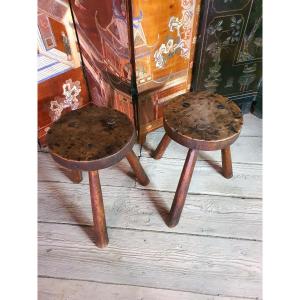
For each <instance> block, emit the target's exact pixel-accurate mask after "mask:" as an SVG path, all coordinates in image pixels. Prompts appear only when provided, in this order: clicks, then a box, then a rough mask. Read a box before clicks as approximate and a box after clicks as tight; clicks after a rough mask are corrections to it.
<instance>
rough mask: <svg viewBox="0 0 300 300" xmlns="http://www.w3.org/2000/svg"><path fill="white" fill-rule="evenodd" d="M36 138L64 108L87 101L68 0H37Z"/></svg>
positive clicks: (40, 135) (44, 131)
mask: <svg viewBox="0 0 300 300" xmlns="http://www.w3.org/2000/svg"><path fill="white" fill-rule="evenodd" d="M37 48H38V49H37V50H38V57H37V58H38V138H39V141H40V143H41V144H44V142H45V141H44V138H45V135H46V133H47V130H48V129H49V128H50V126H51V123H52V122H53V121H55V120H57V119H59V118H60V116H61V115H62V114H64V113H65V112H67V111H70V110H74V109H77V108H79V107H82V106H84V105H85V104H87V103H88V101H89V98H88V91H87V86H86V81H85V78H84V74H83V70H82V67H81V58H80V53H79V49H78V44H77V39H76V33H75V30H74V24H73V21H72V14H71V9H70V6H69V2H68V0H38V46H37Z"/></svg>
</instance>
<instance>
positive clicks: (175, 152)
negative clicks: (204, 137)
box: [141, 131, 262, 164]
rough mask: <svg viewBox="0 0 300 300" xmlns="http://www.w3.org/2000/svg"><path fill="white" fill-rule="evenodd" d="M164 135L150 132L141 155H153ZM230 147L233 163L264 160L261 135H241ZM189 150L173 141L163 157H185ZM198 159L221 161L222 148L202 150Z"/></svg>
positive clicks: (257, 162)
mask: <svg viewBox="0 0 300 300" xmlns="http://www.w3.org/2000/svg"><path fill="white" fill-rule="evenodd" d="M163 135H164V133H163V132H156V131H155V132H151V133H149V134H148V137H147V142H146V143H145V144H144V145H143V147H142V153H141V155H142V156H144V157H150V156H151V155H152V154H151V153H152V151H153V150H155V149H156V147H157V145H158V144H159V142H160V140H161V139H162V137H163ZM230 148H231V156H232V162H233V163H247V164H249V163H256V164H260V163H261V162H262V140H261V138H260V137H239V138H238V139H237V140H236V141H235V142H234V143H233V144H232V145H231V147H230ZM187 151H188V149H187V148H186V147H184V146H182V145H180V144H178V143H176V142H174V141H171V143H170V145H169V146H168V148H167V150H166V152H165V153H164V154H163V156H162V157H164V158H174V159H185V158H186V154H187ZM198 160H213V161H221V150H220V151H200V154H199V156H198Z"/></svg>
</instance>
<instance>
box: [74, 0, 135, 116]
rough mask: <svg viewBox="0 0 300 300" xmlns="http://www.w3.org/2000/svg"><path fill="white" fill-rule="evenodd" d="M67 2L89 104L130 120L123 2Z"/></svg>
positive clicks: (129, 73) (125, 15)
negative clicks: (120, 114) (77, 41)
mask: <svg viewBox="0 0 300 300" xmlns="http://www.w3.org/2000/svg"><path fill="white" fill-rule="evenodd" d="M70 2H71V6H72V11H73V17H74V22H75V26H76V30H77V35H78V40H79V44H80V50H81V53H82V57H83V63H84V67H85V71H86V76H87V83H88V87H89V91H90V95H91V100H92V101H93V102H94V103H95V104H96V105H99V106H109V107H112V108H115V109H117V110H120V111H122V112H124V113H126V114H127V115H128V116H129V117H130V118H131V119H132V120H134V109H133V103H132V97H131V76H132V67H131V63H130V58H131V54H130V53H131V52H130V41H129V36H130V35H129V24H128V23H129V22H128V3H127V1H123V0H84V1H83V0H71V1H70Z"/></svg>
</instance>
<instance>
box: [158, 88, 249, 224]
mask: <svg viewBox="0 0 300 300" xmlns="http://www.w3.org/2000/svg"><path fill="white" fill-rule="evenodd" d="M163 122H164V128H165V131H166V134H165V135H164V137H163V138H162V140H161V141H160V143H159V145H158V147H157V149H156V150H155V152H154V154H153V157H154V158H155V159H159V158H161V157H162V155H163V153H164V152H165V150H166V148H167V147H168V145H169V143H170V141H171V139H172V140H174V141H176V142H177V143H179V144H181V145H183V146H185V147H187V148H188V149H189V150H188V153H187V157H186V160H185V163H184V166H183V170H182V173H181V176H180V180H179V183H178V186H177V190H176V193H175V197H174V200H173V204H172V208H171V211H170V219H169V224H168V225H169V226H170V227H174V226H176V225H177V224H178V222H179V219H180V215H181V212H182V209H183V206H184V202H185V198H186V195H187V192H188V189H189V185H190V181H191V178H192V174H193V170H194V167H195V163H196V160H197V156H198V152H199V150H204V151H211V150H221V151H222V168H223V175H224V177H226V178H230V177H232V164H231V154H230V145H231V144H232V143H233V142H234V141H235V140H236V139H237V138H238V136H239V134H240V130H241V127H242V124H243V116H242V113H241V111H240V109H239V107H238V106H237V105H236V104H235V103H234V102H232V101H231V100H229V99H228V98H225V97H223V96H221V95H217V94H211V93H208V92H191V93H187V94H184V95H180V96H178V97H176V98H175V99H174V100H172V101H171V102H170V104H169V105H167V106H166V107H165V109H164V115H163Z"/></svg>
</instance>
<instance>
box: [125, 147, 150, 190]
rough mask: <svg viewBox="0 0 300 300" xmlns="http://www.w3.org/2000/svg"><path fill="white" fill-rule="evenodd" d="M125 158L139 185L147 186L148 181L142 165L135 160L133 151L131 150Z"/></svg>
mask: <svg viewBox="0 0 300 300" xmlns="http://www.w3.org/2000/svg"><path fill="white" fill-rule="evenodd" d="M126 158H127V160H128V162H129V164H130V166H131V168H132V169H133V171H134V173H135V176H136V178H137V180H138V182H139V183H140V184H141V185H147V184H149V182H150V180H149V178H148V176H147V174H146V173H145V171H144V169H143V167H142V165H141V164H140V161H139V159H138V158H137V156H136V155H135V153H134V152H133V150H131V151H130V152H129V153H128V154H127V155H126Z"/></svg>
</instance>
